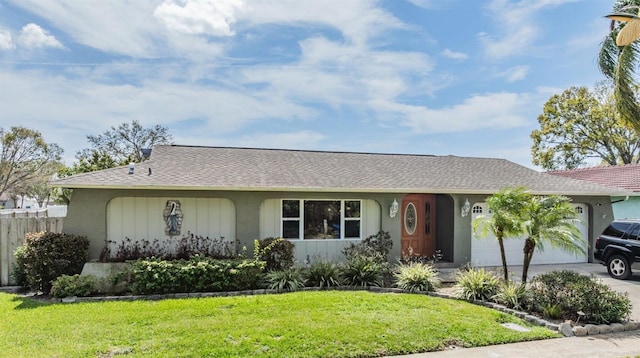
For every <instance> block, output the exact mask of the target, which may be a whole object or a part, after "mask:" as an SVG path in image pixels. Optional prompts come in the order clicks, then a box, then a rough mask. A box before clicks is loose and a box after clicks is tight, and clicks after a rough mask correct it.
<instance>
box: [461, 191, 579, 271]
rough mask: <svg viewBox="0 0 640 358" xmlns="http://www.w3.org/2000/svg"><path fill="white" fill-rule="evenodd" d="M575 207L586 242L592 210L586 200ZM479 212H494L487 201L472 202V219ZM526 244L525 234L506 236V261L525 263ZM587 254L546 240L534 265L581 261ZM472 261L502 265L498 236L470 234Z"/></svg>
mask: <svg viewBox="0 0 640 358" xmlns="http://www.w3.org/2000/svg"><path fill="white" fill-rule="evenodd" d="M573 205H574V206H575V208H576V212H577V213H578V218H579V219H580V222H579V223H578V224H576V226H577V227H578V229H579V230H580V233H581V234H582V238H583V240H584V241H585V247H586V243H588V242H589V241H588V240H589V236H588V232H589V231H588V224H589V213H588V209H587V206H586V205H585V204H573ZM480 215H485V216H486V215H491V214H490V213H489V211H488V210H487V204H486V203H476V204H474V205H473V209H472V216H471V218H472V219H475V218H476V217H478V216H480ZM523 247H524V237H520V238H507V239H505V240H504V248H505V253H506V256H507V264H509V265H522V261H523V253H522V249H523ZM587 261H588V260H587V254H584V255H578V256H576V255H574V254H570V253H567V252H565V251H563V250H562V249H559V248H554V247H551V245H549V244H547V245H545V247H544V252H539V251H537V250H536V252H535V253H534V254H533V259H532V260H531V264H532V265H540V264H560V263H580V262H587ZM471 263H472V264H473V265H474V266H500V265H502V260H501V259H500V247H499V246H498V242H497V241H496V239H495V237H494V236H492V235H490V236H488V237H486V238H482V239H478V238H477V237H476V236H475V235H474V234H473V233H472V238H471Z"/></svg>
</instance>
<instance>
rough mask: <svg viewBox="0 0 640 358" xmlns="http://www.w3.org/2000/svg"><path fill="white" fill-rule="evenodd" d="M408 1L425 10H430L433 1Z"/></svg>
mask: <svg viewBox="0 0 640 358" xmlns="http://www.w3.org/2000/svg"><path fill="white" fill-rule="evenodd" d="M407 1H408V2H410V3H412V4H413V5H415V6H417V7H421V8H423V9H428V8H430V7H431V6H432V3H431V2H432V1H431V0H407Z"/></svg>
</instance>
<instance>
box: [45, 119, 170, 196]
mask: <svg viewBox="0 0 640 358" xmlns="http://www.w3.org/2000/svg"><path fill="white" fill-rule="evenodd" d="M172 138H173V137H172V136H171V134H169V130H168V129H167V128H166V127H163V126H160V125H156V126H154V127H152V128H143V127H142V125H140V122H138V121H136V120H134V121H132V122H131V123H122V124H120V125H119V126H118V127H117V128H116V127H111V129H110V130H108V131H105V132H104V133H103V134H99V135H96V136H94V135H88V136H87V140H88V141H89V144H90V145H91V148H86V149H83V150H82V151H79V152H78V153H76V159H77V161H76V162H75V163H73V165H72V166H71V167H65V168H62V169H61V170H59V171H58V177H59V178H64V177H68V176H71V175H75V174H81V173H88V172H93V171H98V170H103V169H109V168H115V167H117V166H120V165H126V164H129V163H131V162H135V163H139V162H142V161H144V160H145V159H146V158H144V157H143V155H142V152H141V149H145V148H152V147H153V146H154V145H156V144H170V143H171V140H172ZM71 194H72V190H71V189H62V188H57V189H56V190H55V192H54V196H55V198H56V199H55V200H56V201H57V202H60V203H63V204H67V205H68V204H69V201H70V200H71Z"/></svg>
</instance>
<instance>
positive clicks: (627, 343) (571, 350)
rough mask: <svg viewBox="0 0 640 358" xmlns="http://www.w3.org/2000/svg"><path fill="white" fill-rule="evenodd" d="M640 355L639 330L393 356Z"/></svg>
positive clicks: (553, 357) (552, 357)
mask: <svg viewBox="0 0 640 358" xmlns="http://www.w3.org/2000/svg"><path fill="white" fill-rule="evenodd" d="M638 355H640V331H631V332H624V333H612V334H601V335H597V336H591V337H589V336H586V337H570V338H555V339H546V340H542V341H532V342H522V343H512V344H501V345H497V346H488V347H478V348H458V349H452V350H447V351H441V352H431V353H420V354H411V355H406V356H394V358H398V357H404V358H409V357H410V358H469V357H478V358H483V357H487V358H511V357H519V358H528V357H530V358H560V357H561V358H572V357H576V358H578V357H580V358H587V357H588V358H591V357H594V358H596V357H597V358H613V357H635V356H638Z"/></svg>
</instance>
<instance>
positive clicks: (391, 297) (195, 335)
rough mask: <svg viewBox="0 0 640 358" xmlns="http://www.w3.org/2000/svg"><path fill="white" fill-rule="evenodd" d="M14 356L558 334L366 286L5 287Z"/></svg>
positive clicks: (373, 346) (1, 303)
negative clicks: (70, 292)
mask: <svg viewBox="0 0 640 358" xmlns="http://www.w3.org/2000/svg"><path fill="white" fill-rule="evenodd" d="M0 316H1V317H2V318H1V319H0V352H2V355H4V356H10V357H54V356H55V357H96V356H97V357H112V356H121V355H122V356H124V355H127V356H132V357H152V356H153V357H156V356H180V357H206V356H210V357H237V356H265V357H283V356H288V357H375V356H382V355H395V354H407V353H416V352H426V351H433V350H440V349H443V348H444V347H445V346H447V345H449V344H454V343H455V344H458V345H464V346H466V347H472V346H483V345H491V344H500V343H508V342H518V341H526V340H534V339H543V338H550V337H558V335H556V334H555V333H553V332H551V331H550V330H548V329H545V328H542V327H530V326H529V327H530V328H531V332H526V333H522V332H516V331H512V330H509V329H507V328H504V327H502V326H500V324H501V323H504V322H515V323H519V324H521V325H523V326H528V325H527V324H526V323H524V322H523V321H521V320H519V319H517V318H515V317H513V316H510V315H506V314H504V313H500V312H497V311H494V310H490V309H488V308H485V307H481V306H476V305H472V304H469V303H466V302H463V301H457V300H449V299H442V298H435V297H430V296H425V295H411V294H379V293H372V292H366V291H319V292H295V293H287V294H280V295H260V296H244V297H243V296H236V297H217V298H201V299H175V300H163V301H136V302H95V303H76V304H47V303H42V302H38V301H34V300H32V299H29V298H23V297H20V296H17V295H11V294H0Z"/></svg>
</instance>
